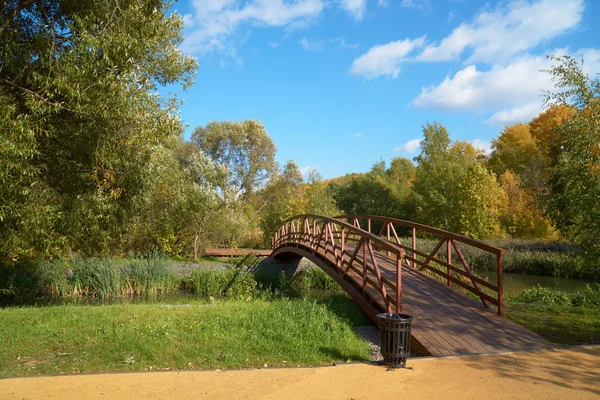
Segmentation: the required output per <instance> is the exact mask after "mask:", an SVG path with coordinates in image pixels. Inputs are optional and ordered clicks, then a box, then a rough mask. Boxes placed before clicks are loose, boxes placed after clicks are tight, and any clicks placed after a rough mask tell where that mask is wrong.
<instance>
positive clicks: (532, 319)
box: [505, 303, 600, 345]
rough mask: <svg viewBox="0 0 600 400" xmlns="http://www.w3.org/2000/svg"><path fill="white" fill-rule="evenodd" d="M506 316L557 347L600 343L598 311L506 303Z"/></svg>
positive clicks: (599, 313) (599, 315) (599, 317)
mask: <svg viewBox="0 0 600 400" xmlns="http://www.w3.org/2000/svg"><path fill="white" fill-rule="evenodd" d="M505 315H506V316H507V317H508V318H510V319H512V320H513V321H515V322H518V323H519V324H521V325H523V326H524V327H526V328H528V329H529V330H531V331H533V332H535V333H537V334H538V335H540V336H542V337H544V338H546V339H548V340H550V341H551V342H553V343H556V344H561V345H577V344H598V343H600V312H599V310H598V309H593V308H580V307H557V306H537V305H530V304H518V303H507V304H506V308H505Z"/></svg>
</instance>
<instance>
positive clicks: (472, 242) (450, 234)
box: [335, 214, 504, 255]
mask: <svg viewBox="0 0 600 400" xmlns="http://www.w3.org/2000/svg"><path fill="white" fill-rule="evenodd" d="M335 218H337V219H340V220H342V221H343V220H344V219H366V220H367V221H368V220H376V221H382V222H393V223H395V224H398V225H402V226H406V227H408V228H416V229H419V230H421V231H425V232H429V233H433V234H435V235H438V236H444V237H448V238H451V239H454V240H457V241H459V242H462V243H465V244H468V245H471V246H473V247H477V248H479V249H481V250H485V251H487V252H490V253H494V254H497V255H498V254H504V250H503V249H501V248H499V247H494V246H491V245H489V244H487V243H484V242H481V241H479V240H476V239H473V238H470V237H468V236H464V235H459V234H457V233H453V232H448V231H445V230H443V229H438V228H434V227H433V226H428V225H423V224H419V223H416V222H412V221H406V220H403V219H397V218H389V217H382V216H379V215H361V214H344V215H339V216H337V217H335Z"/></svg>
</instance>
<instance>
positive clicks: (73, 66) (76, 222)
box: [0, 0, 197, 258]
mask: <svg viewBox="0 0 600 400" xmlns="http://www.w3.org/2000/svg"><path fill="white" fill-rule="evenodd" d="M169 7H170V2H168V1H161V0H118V1H117V0H62V1H57V0H9V1H4V2H2V3H1V5H0V130H1V131H2V135H0V160H2V162H1V165H2V166H1V167H0V199H1V203H0V220H1V221H2V223H1V224H0V246H1V247H0V253H1V254H2V255H4V256H7V255H8V256H11V257H12V258H15V257H18V256H19V255H23V254H46V255H47V254H50V253H55V252H59V251H60V250H61V249H64V248H67V247H71V248H75V250H83V251H85V252H94V251H95V250H94V247H97V246H99V247H100V250H101V249H106V250H108V249H110V248H114V246H116V245H117V244H118V243H119V242H120V240H121V236H122V235H123V233H124V229H125V228H126V226H127V224H128V221H129V220H130V218H131V215H132V213H133V211H132V210H134V209H135V202H136V198H137V197H138V196H139V195H140V194H141V193H143V192H144V191H145V190H146V188H147V184H146V180H145V179H144V177H145V176H147V174H149V173H151V171H152V167H151V164H152V159H153V154H154V152H155V150H156V148H157V147H160V146H161V145H162V143H163V141H164V140H165V138H170V137H173V136H176V135H178V134H180V133H181V129H182V128H181V124H180V122H179V119H178V117H177V109H176V106H177V103H176V102H175V101H174V100H173V99H168V98H163V97H161V96H159V95H157V89H158V87H159V86H162V85H166V84H171V83H175V82H182V83H183V85H184V86H188V85H190V84H191V83H192V78H193V74H194V71H195V69H196V66H197V64H196V61H195V60H194V59H193V58H190V57H188V56H185V55H183V54H182V53H181V52H180V51H179V49H178V44H179V43H180V42H181V40H182V35H181V32H182V26H183V24H182V19H181V17H180V16H179V15H177V14H169V13H168V9H169Z"/></svg>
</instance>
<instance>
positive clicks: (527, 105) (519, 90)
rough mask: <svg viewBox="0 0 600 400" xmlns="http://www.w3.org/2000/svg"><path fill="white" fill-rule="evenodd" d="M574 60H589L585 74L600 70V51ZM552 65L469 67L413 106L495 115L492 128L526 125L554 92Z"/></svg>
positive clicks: (539, 60) (526, 62)
mask: <svg viewBox="0 0 600 400" xmlns="http://www.w3.org/2000/svg"><path fill="white" fill-rule="evenodd" d="M566 53H567V52H566V50H564V49H558V50H555V51H554V54H556V55H561V54H566ZM573 56H574V57H575V58H578V59H580V58H583V59H584V60H585V63H584V71H585V72H587V73H590V74H591V73H592V71H594V72H596V71H598V70H600V50H598V49H581V50H578V51H577V52H575V53H573ZM552 64H553V61H552V60H549V59H547V58H546V57H544V56H531V55H527V56H522V57H519V58H517V59H515V60H514V61H513V62H511V63H508V64H506V65H501V64H497V65H493V66H492V67H491V69H489V70H485V71H484V70H479V69H478V68H477V67H476V66H475V65H469V66H467V67H465V68H463V69H462V70H460V71H458V72H456V73H455V74H454V76H446V78H445V79H444V80H443V81H442V82H441V83H440V84H438V85H437V86H435V85H434V86H430V87H424V88H422V89H421V93H420V94H419V95H418V96H417V97H416V98H414V99H413V101H412V104H413V105H414V106H415V107H418V108H424V109H433V110H437V111H455V112H479V113H493V115H492V116H491V117H490V118H489V119H488V120H487V121H486V122H487V123H488V124H512V123H515V122H525V121H528V120H530V119H531V118H532V117H534V116H535V115H537V114H538V113H539V112H540V111H541V107H542V91H544V90H546V91H551V90H554V83H553V82H552V81H551V79H550V75H549V74H548V73H547V72H544V71H543V70H546V69H548V68H550V67H551V66H552Z"/></svg>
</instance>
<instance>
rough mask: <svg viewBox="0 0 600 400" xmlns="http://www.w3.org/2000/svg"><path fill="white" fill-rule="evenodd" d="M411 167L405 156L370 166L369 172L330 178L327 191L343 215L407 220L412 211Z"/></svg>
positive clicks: (412, 174) (412, 171)
mask: <svg viewBox="0 0 600 400" xmlns="http://www.w3.org/2000/svg"><path fill="white" fill-rule="evenodd" d="M414 169H415V168H414V166H413V164H412V163H411V162H410V160H408V159H406V158H394V159H393V160H392V162H391V165H390V167H389V168H388V169H387V170H386V169H385V163H384V162H381V163H377V164H375V165H373V168H372V169H371V171H369V172H368V173H366V174H360V175H357V176H354V177H351V178H350V179H345V180H337V181H335V180H334V181H332V182H331V183H329V185H328V188H327V190H328V192H329V193H331V195H332V197H333V198H334V199H335V202H336V205H337V206H338V207H339V208H340V209H342V210H344V212H345V213H346V214H371V215H383V216H389V217H397V218H403V219H408V218H409V217H408V216H409V215H411V214H412V213H413V211H414V205H413V203H412V196H411V185H412V181H413V179H414Z"/></svg>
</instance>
